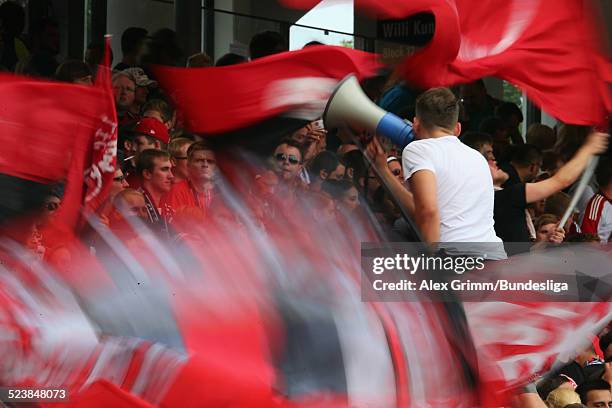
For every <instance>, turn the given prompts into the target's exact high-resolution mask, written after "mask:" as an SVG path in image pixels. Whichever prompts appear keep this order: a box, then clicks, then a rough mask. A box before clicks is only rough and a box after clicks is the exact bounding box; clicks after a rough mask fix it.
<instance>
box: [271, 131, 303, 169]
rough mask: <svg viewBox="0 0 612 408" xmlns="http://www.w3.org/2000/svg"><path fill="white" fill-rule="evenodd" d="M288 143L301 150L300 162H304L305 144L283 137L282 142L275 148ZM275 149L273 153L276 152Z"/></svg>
mask: <svg viewBox="0 0 612 408" xmlns="http://www.w3.org/2000/svg"><path fill="white" fill-rule="evenodd" d="M284 144H285V145H287V146H291V147H295V148H296V149H298V151H299V152H300V163H302V162H303V161H304V145H303V144H301V143H298V142H296V141H295V140H293V139H291V138H289V137H286V138H283V139H282V140H281V141H280V143H278V144H277V145H276V146H274V150H276V148H277V147H278V146H280V145H284ZM274 150H273V151H272V153H274Z"/></svg>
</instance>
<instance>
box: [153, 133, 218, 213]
mask: <svg viewBox="0 0 612 408" xmlns="http://www.w3.org/2000/svg"><path fill="white" fill-rule="evenodd" d="M187 173H188V177H187V179H186V180H183V181H181V182H178V183H176V184H174V185H173V186H172V189H171V190H170V193H168V195H167V197H166V198H165V201H164V203H165V208H169V209H171V211H172V214H171V215H170V219H171V222H178V223H180V222H182V221H186V222H190V221H194V220H195V221H203V220H204V219H206V218H207V216H208V213H209V210H210V208H211V205H212V204H213V200H214V199H215V196H216V195H217V194H216V192H215V190H216V180H217V176H218V174H219V168H218V167H217V159H216V157H215V152H214V151H213V150H212V148H211V146H210V145H209V144H208V143H206V142H197V143H194V144H192V145H191V146H190V147H189V149H188V150H187Z"/></svg>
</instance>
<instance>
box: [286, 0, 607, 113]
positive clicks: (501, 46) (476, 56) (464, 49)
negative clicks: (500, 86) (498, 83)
mask: <svg viewBox="0 0 612 408" xmlns="http://www.w3.org/2000/svg"><path fill="white" fill-rule="evenodd" d="M282 2H283V3H284V4H286V5H289V6H293V7H299V8H308V7H312V6H314V5H315V4H316V3H318V2H316V1H311V0H282ZM592 6H593V5H592V3H591V2H590V1H585V0H511V1H501V2H500V1H495V0H415V1H408V0H404V1H402V2H397V1H391V0H386V1H381V0H356V1H355V7H357V8H359V9H361V10H362V11H365V12H369V13H370V14H371V15H375V16H376V17H378V18H398V19H399V18H405V17H408V16H411V15H414V14H417V13H422V12H429V13H432V14H433V15H434V16H435V21H436V29H435V33H434V36H433V38H432V40H431V41H430V42H429V43H428V45H427V46H425V47H424V48H423V49H421V50H420V51H419V52H417V53H416V54H414V55H412V56H410V57H408V58H407V59H406V60H405V61H404V63H403V65H402V67H401V72H402V74H403V77H404V78H405V79H406V80H407V81H408V82H410V83H412V84H414V85H417V86H420V87H423V88H428V87H433V86H449V85H454V84H459V83H466V82H471V81H474V80H476V79H478V78H482V77H484V76H496V77H499V78H502V79H505V80H507V81H510V82H512V83H513V84H515V85H517V86H519V87H521V88H522V89H524V90H525V91H526V92H527V94H528V96H529V98H530V99H531V100H533V101H534V102H535V103H537V104H538V105H539V106H540V107H542V108H543V109H544V110H546V111H547V112H548V113H550V114H552V115H553V116H555V117H557V118H558V119H560V120H562V121H564V122H567V123H573V124H579V125H593V124H600V123H602V122H603V121H604V119H605V116H606V115H607V113H608V112H609V111H610V110H612V98H611V97H610V92H609V89H608V84H607V82H610V81H612V65H611V64H610V60H609V58H608V56H606V55H605V52H604V47H603V45H602V40H601V37H602V33H604V32H605V30H603V27H602V26H601V24H600V23H599V21H598V19H597V18H596V13H594V10H593V7H592Z"/></svg>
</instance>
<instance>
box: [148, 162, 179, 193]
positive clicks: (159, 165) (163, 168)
mask: <svg viewBox="0 0 612 408" xmlns="http://www.w3.org/2000/svg"><path fill="white" fill-rule="evenodd" d="M154 163H155V166H154V167H153V170H152V171H150V172H149V171H146V170H145V171H144V172H143V176H144V177H145V179H147V180H148V181H149V183H150V184H151V187H152V188H153V189H154V190H156V191H160V192H164V193H167V192H168V191H170V188H171V187H172V180H174V176H173V175H172V164H171V163H170V159H166V158H159V157H158V158H156V159H155V160H154Z"/></svg>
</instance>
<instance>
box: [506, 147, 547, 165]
mask: <svg viewBox="0 0 612 408" xmlns="http://www.w3.org/2000/svg"><path fill="white" fill-rule="evenodd" d="M510 161H511V162H512V163H513V164H516V165H517V166H519V167H527V166H530V165H532V164H533V163H537V162H541V161H542V152H541V151H540V149H538V148H537V147H535V146H534V145H530V144H523V145H516V146H513V148H512V154H511V159H510Z"/></svg>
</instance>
